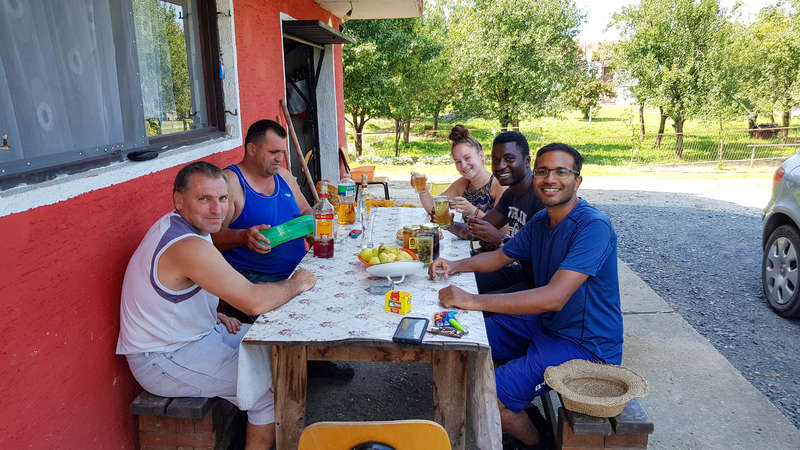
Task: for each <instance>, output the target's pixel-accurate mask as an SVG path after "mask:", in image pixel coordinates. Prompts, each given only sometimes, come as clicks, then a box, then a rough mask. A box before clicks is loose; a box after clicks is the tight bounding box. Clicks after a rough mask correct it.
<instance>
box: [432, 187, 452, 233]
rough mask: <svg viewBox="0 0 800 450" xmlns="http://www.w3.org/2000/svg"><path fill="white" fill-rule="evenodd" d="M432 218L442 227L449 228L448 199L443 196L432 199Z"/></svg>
mask: <svg viewBox="0 0 800 450" xmlns="http://www.w3.org/2000/svg"><path fill="white" fill-rule="evenodd" d="M433 216H434V218H435V219H436V223H438V224H439V226H442V227H445V228H446V227H449V226H450V199H449V198H447V197H446V196H444V195H441V196H438V197H434V198H433Z"/></svg>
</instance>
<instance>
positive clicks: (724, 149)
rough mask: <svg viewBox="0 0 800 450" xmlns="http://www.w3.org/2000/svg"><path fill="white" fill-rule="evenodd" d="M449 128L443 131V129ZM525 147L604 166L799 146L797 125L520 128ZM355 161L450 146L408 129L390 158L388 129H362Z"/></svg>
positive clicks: (486, 140) (431, 155) (424, 153)
mask: <svg viewBox="0 0 800 450" xmlns="http://www.w3.org/2000/svg"><path fill="white" fill-rule="evenodd" d="M448 131H449V130H448ZM519 131H520V132H521V133H522V134H524V135H525V136H526V137H527V139H528V141H529V142H530V147H531V151H535V149H537V148H539V147H541V146H542V145H544V144H547V143H549V142H556V141H559V142H564V143H566V144H569V145H571V146H573V147H575V149H576V150H578V151H579V152H581V154H582V155H583V156H584V159H585V161H586V163H588V164H598V165H605V166H621V165H653V164H656V165H658V164H680V163H713V162H716V163H724V162H734V161H736V162H741V163H744V164H748V163H749V164H750V165H752V164H753V163H755V162H756V161H759V160H765V159H770V160H771V159H775V158H786V157H789V156H791V155H793V154H794V153H795V152H797V151H798V150H800V127H775V128H758V129H752V130H747V129H743V130H722V131H708V132H695V133H680V134H677V133H664V134H645V135H643V136H639V135H633V136H610V137H593V138H575V137H563V136H558V135H551V134H544V133H543V132H542V129H541V128H540V127H531V128H520V129H519ZM470 132H471V135H472V136H473V137H474V138H475V139H477V140H478V141H479V142H481V144H482V145H483V148H484V151H485V152H487V153H488V152H489V151H491V145H492V144H491V143H492V141H493V139H494V136H495V135H496V134H497V133H499V132H500V130H489V129H471V130H470ZM363 145H364V149H365V153H364V155H362V157H361V158H359V159H358V162H359V163H361V164H395V165H407V164H449V163H451V162H452V160H451V159H450V144H449V141H448V140H447V135H446V134H444V133H442V130H435V131H434V130H412V139H411V140H410V141H409V142H408V143H402V141H401V144H400V152H399V153H400V156H399V157H396V156H395V147H394V145H395V139H394V133H364V134H363Z"/></svg>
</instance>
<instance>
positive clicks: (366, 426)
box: [298, 420, 451, 450]
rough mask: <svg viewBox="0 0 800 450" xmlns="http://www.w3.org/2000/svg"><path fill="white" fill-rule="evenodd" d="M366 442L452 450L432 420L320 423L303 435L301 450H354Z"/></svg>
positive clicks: (400, 448) (415, 449) (399, 448)
mask: <svg viewBox="0 0 800 450" xmlns="http://www.w3.org/2000/svg"><path fill="white" fill-rule="evenodd" d="M365 442H380V443H381V444H386V445H389V446H391V447H394V448H395V449H396V450H450V448H451V447H450V438H449V437H447V432H446V431H445V429H444V428H442V426H441V425H439V424H438V423H436V422H431V421H430V420H395V421H391V422H317V423H315V424H312V425H309V426H307V427H306V429H305V430H303V434H301V435H300V446H299V447H298V450H350V449H352V448H353V447H355V446H357V445H358V444H362V443H365Z"/></svg>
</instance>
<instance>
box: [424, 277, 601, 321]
mask: <svg viewBox="0 0 800 450" xmlns="http://www.w3.org/2000/svg"><path fill="white" fill-rule="evenodd" d="M588 278H589V276H588V275H586V274H584V273H580V272H574V271H572V270H565V269H560V270H558V271H556V273H555V274H554V275H553V278H551V279H550V282H549V283H547V284H546V285H545V286H542V287H538V288H534V289H528V290H525V291H519V292H512V293H509V294H483V295H479V294H472V293H469V292H466V291H464V290H463V289H459V288H457V287H455V286H452V285H451V286H448V287H446V288H444V289H441V290H440V291H439V301H440V302H441V303H442V305H444V306H445V307H446V308H461V309H470V310H477V311H489V312H496V313H503V314H539V313H543V312H548V311H560V310H561V308H563V307H564V305H565V304H566V303H567V301H569V299H570V297H572V294H574V293H575V291H577V290H578V288H579V287H580V286H581V284H583V283H584V282H585V281H586V279H588Z"/></svg>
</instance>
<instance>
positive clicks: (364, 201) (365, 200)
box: [358, 174, 372, 228]
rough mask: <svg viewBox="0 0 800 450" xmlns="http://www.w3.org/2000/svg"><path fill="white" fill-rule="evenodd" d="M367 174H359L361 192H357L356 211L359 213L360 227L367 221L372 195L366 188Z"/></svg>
mask: <svg viewBox="0 0 800 450" xmlns="http://www.w3.org/2000/svg"><path fill="white" fill-rule="evenodd" d="M368 187H369V184H367V174H363V175H361V192H359V194H358V213H359V214H360V215H361V226H362V228H363V227H364V225H366V223H367V216H368V215H369V211H370V209H371V208H372V197H371V196H370V194H369V190H368Z"/></svg>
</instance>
